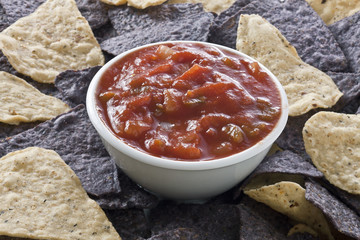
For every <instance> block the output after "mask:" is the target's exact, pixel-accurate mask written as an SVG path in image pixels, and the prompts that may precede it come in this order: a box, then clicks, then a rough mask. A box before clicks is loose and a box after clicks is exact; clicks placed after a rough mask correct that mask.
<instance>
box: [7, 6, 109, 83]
mask: <svg viewBox="0 0 360 240" xmlns="http://www.w3.org/2000/svg"><path fill="white" fill-rule="evenodd" d="M0 48H1V50H2V51H3V53H4V55H5V56H6V57H7V58H8V60H9V62H10V63H11V65H12V66H13V67H14V68H15V69H16V70H17V71H18V72H20V73H22V74H24V75H28V76H30V77H31V78H33V79H34V80H36V81H38V82H44V83H53V82H54V79H55V77H56V76H57V75H58V74H59V73H60V72H62V71H65V70H68V69H72V70H79V69H84V68H88V67H91V66H97V65H103V64H104V56H103V54H102V52H101V49H100V46H99V44H98V42H97V41H96V39H95V37H94V34H93V32H92V30H91V28H90V26H89V24H88V22H87V21H86V19H85V18H84V17H83V16H82V15H81V13H80V12H79V10H78V8H77V6H76V3H75V1H74V0H65V1H64V0H48V1H46V2H45V3H43V4H42V5H40V7H39V8H38V9H37V10H36V11H35V12H34V13H32V14H30V15H29V16H26V17H23V18H21V19H19V20H18V21H16V22H15V23H14V24H12V25H10V26H9V27H8V28H6V29H5V30H4V31H2V32H1V34H0Z"/></svg>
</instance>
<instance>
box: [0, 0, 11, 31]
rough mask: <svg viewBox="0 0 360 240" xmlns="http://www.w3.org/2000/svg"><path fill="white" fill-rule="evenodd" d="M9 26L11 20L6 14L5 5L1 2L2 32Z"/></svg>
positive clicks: (0, 21) (0, 24)
mask: <svg viewBox="0 0 360 240" xmlns="http://www.w3.org/2000/svg"><path fill="white" fill-rule="evenodd" d="M8 26H10V22H9V20H8V17H7V16H6V13H5V10H4V8H3V6H2V5H1V4H0V32H1V31H2V30H4V29H5V28H7V27H8Z"/></svg>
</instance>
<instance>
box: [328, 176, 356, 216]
mask: <svg viewBox="0 0 360 240" xmlns="http://www.w3.org/2000/svg"><path fill="white" fill-rule="evenodd" d="M321 184H322V185H323V186H324V187H325V188H326V189H328V190H329V191H330V192H331V193H332V194H333V195H335V196H337V197H338V198H339V199H340V200H341V201H342V202H344V203H345V204H346V205H347V206H349V207H350V208H351V209H352V210H353V211H355V212H356V213H357V214H358V215H359V216H360V196H359V195H356V194H351V193H348V192H346V191H344V190H342V189H340V188H338V187H335V186H334V185H332V184H331V183H329V182H328V181H327V180H325V179H323V181H321Z"/></svg>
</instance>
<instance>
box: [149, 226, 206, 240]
mask: <svg viewBox="0 0 360 240" xmlns="http://www.w3.org/2000/svg"><path fill="white" fill-rule="evenodd" d="M185 239H186V240H205V239H207V237H206V236H203V235H201V234H199V233H197V232H196V230H195V229H192V228H177V229H173V230H169V231H165V232H162V233H159V234H157V235H154V236H152V237H150V238H148V239H147V240H185Z"/></svg>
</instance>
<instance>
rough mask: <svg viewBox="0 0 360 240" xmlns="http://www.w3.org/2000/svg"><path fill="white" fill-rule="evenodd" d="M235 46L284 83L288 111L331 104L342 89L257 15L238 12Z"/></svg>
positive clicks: (308, 109)
mask: <svg viewBox="0 0 360 240" xmlns="http://www.w3.org/2000/svg"><path fill="white" fill-rule="evenodd" d="M236 49H237V50H239V51H241V52H243V53H245V54H247V55H249V56H251V57H253V58H255V59H257V60H258V61H259V62H261V63H262V64H264V65H265V67H267V68H268V69H269V70H270V71H271V72H272V73H273V74H274V75H275V76H276V77H277V78H278V79H279V81H280V83H281V84H282V85H283V87H284V89H285V92H286V95H287V97H288V101H289V115H290V116H298V115H302V114H304V113H306V112H308V111H310V110H311V109H314V108H329V107H331V106H333V105H334V104H335V103H336V102H337V101H338V100H339V98H340V97H341V96H342V93H341V92H340V91H339V89H338V88H337V86H336V85H335V83H334V82H333V81H332V79H331V78H330V77H329V76H328V75H326V74H325V73H324V72H322V71H320V70H319V69H317V68H314V67H312V66H310V65H309V64H306V63H304V62H303V61H302V60H301V59H300V57H299V56H298V54H297V52H296V49H295V48H294V47H293V46H291V45H290V43H289V42H288V41H287V40H286V38H285V37H284V36H282V35H281V33H280V31H279V30H278V29H276V28H275V27H274V26H273V25H271V24H270V23H269V22H267V21H266V20H265V19H264V18H262V17H260V16H259V15H241V16H240V21H239V27H238V36H237V41H236Z"/></svg>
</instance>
